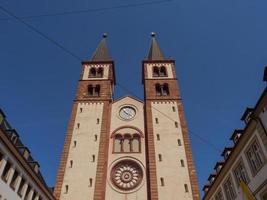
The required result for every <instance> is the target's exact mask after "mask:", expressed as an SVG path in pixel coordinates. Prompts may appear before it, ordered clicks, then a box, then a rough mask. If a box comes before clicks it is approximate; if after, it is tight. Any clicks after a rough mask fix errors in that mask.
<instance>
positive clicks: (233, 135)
mask: <svg viewBox="0 0 267 200" xmlns="http://www.w3.org/2000/svg"><path fill="white" fill-rule="evenodd" d="M243 133H244V129H235V130H234V132H233V134H232V136H231V137H230V139H231V140H234V138H235V136H236V135H237V134H243Z"/></svg>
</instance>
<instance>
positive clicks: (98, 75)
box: [97, 67, 103, 78]
mask: <svg viewBox="0 0 267 200" xmlns="http://www.w3.org/2000/svg"><path fill="white" fill-rule="evenodd" d="M97 77H98V78H102V77H103V68H102V67H100V68H98V70H97Z"/></svg>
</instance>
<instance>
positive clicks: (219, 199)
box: [203, 68, 267, 200]
mask: <svg viewBox="0 0 267 200" xmlns="http://www.w3.org/2000/svg"><path fill="white" fill-rule="evenodd" d="M266 74H267V70H266V68H265V74H264V80H265V81H266V80H267V78H266ZM241 120H243V121H244V123H245V127H244V128H243V129H236V130H234V131H233V134H232V136H231V140H232V142H233V146H231V147H226V148H225V149H224V150H223V152H222V156H223V160H222V161H219V162H217V163H216V165H215V167H214V171H213V172H212V173H211V174H210V176H209V178H208V183H207V184H206V185H204V187H203V191H204V193H205V194H204V197H203V200H243V199H246V198H245V196H244V195H245V194H244V192H243V190H242V189H241V188H240V182H241V181H242V182H244V183H245V184H246V185H247V187H248V188H247V189H249V190H250V191H251V192H252V194H253V196H254V198H255V199H257V200H267V88H265V90H264V91H263V93H262V95H261V96H260V98H259V100H258V102H257V103H256V105H255V106H254V107H253V108H247V109H246V110H245V112H244V114H243V116H242V118H241Z"/></svg>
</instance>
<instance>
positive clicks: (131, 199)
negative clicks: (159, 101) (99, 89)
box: [106, 97, 147, 200]
mask: <svg viewBox="0 0 267 200" xmlns="http://www.w3.org/2000/svg"><path fill="white" fill-rule="evenodd" d="M125 105H130V106H133V107H134V108H135V109H136V116H135V117H134V119H132V120H129V121H126V120H122V119H121V118H120V117H119V111H120V109H121V107H122V106H125ZM123 126H133V127H135V128H138V129H140V130H141V131H142V133H144V111H143V103H142V102H139V101H137V100H135V99H133V98H131V97H125V98H123V99H121V100H119V101H116V102H114V103H113V104H112V110H111V127H110V137H111V134H112V132H114V131H115V130H116V129H117V128H119V127H123ZM121 132H125V133H136V132H137V131H136V130H134V129H132V128H124V129H123V130H121ZM112 151H113V139H112V138H110V142H109V156H108V172H107V184H106V200H113V199H116V200H125V199H127V200H136V199H138V200H147V187H146V184H147V183H146V176H145V173H146V171H145V168H146V164H145V163H146V162H145V159H146V158H145V138H141V153H119V154H113V153H112ZM125 158H127V159H128V158H130V159H133V160H136V161H137V162H138V163H140V164H141V166H142V168H143V175H144V177H143V181H142V183H141V184H140V187H138V189H137V190H134V192H131V193H121V192H119V191H118V190H116V187H114V186H113V185H112V183H111V181H110V173H111V168H112V164H113V163H114V162H116V161H117V160H120V159H125Z"/></svg>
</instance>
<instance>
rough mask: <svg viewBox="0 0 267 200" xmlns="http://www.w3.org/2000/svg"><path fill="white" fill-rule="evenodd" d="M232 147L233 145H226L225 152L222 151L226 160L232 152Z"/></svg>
mask: <svg viewBox="0 0 267 200" xmlns="http://www.w3.org/2000/svg"><path fill="white" fill-rule="evenodd" d="M231 151H232V148H231V147H226V148H224V150H223V152H222V154H221V155H222V156H223V157H224V160H227V159H228V157H229V155H230V154H231Z"/></svg>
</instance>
